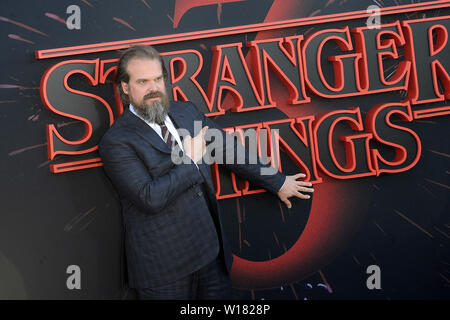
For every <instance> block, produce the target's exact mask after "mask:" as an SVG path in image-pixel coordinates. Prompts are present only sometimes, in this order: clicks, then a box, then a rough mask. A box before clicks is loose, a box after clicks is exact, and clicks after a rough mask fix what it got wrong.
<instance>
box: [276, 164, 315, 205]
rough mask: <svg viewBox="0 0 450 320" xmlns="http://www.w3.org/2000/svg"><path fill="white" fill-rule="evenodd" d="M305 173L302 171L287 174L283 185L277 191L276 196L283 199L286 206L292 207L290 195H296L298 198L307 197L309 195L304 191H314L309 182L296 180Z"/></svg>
mask: <svg viewBox="0 0 450 320" xmlns="http://www.w3.org/2000/svg"><path fill="white" fill-rule="evenodd" d="M304 177H306V175H305V174H304V173H298V174H296V175H293V176H287V177H286V181H285V182H284V185H283V187H282V188H281V190H280V191H278V197H279V198H280V200H281V201H283V202H284V203H285V204H286V206H287V207H288V208H291V207H292V204H291V202H290V201H289V198H290V197H297V198H300V199H309V198H311V196H310V195H307V194H304V193H305V192H314V189H313V188H310V187H312V183H311V182H306V181H298V180H297V179H299V178H304Z"/></svg>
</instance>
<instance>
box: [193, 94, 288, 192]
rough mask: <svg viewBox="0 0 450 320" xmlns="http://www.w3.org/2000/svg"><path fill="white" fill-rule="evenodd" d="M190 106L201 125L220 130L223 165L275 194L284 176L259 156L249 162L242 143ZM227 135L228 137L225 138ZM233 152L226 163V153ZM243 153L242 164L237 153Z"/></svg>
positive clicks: (280, 186)
mask: <svg viewBox="0 0 450 320" xmlns="http://www.w3.org/2000/svg"><path fill="white" fill-rule="evenodd" d="M191 105H192V108H194V109H195V111H194V112H197V113H198V114H199V117H200V118H201V119H202V123H203V126H205V125H207V126H208V127H209V128H215V129H218V130H220V131H221V132H222V138H223V140H222V141H223V159H224V165H225V167H226V168H228V169H230V170H231V171H233V172H235V173H237V174H238V175H239V176H241V177H242V178H244V179H245V180H249V181H251V182H253V183H255V184H256V185H258V186H260V187H262V188H264V189H266V190H268V191H270V192H272V193H274V194H276V193H277V192H278V191H280V189H281V188H282V186H283V184H284V182H285V180H286V176H285V175H284V174H282V173H281V172H279V171H278V170H277V171H276V172H274V169H273V168H272V167H270V165H265V164H263V163H262V162H261V159H259V157H257V156H256V155H255V157H256V163H254V164H250V160H249V151H248V149H246V148H245V147H244V146H243V145H242V143H240V142H239V141H237V139H235V138H233V137H232V136H231V135H230V134H229V133H227V132H225V131H224V130H223V128H222V127H220V126H219V125H218V124H217V123H215V122H214V121H212V120H211V119H209V118H208V117H206V116H205V115H204V114H203V113H202V112H200V111H199V110H198V109H197V107H196V106H195V105H194V104H193V103H191ZM227 136H228V139H227ZM226 141H233V144H232V145H226ZM229 152H233V153H232V155H233V157H234V161H233V162H232V163H228V161H225V159H227V158H228V157H227V153H229ZM238 154H239V155H244V156H245V162H244V164H239V163H238V161H237V158H236V157H237V155H238ZM264 169H266V171H265V170H264ZM264 171H265V172H272V173H273V174H263V172H264Z"/></svg>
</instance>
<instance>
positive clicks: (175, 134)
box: [130, 104, 198, 168]
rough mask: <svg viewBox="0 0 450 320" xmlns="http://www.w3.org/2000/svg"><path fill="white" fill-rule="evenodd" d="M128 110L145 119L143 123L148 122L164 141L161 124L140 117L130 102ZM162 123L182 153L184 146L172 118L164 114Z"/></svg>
mask: <svg viewBox="0 0 450 320" xmlns="http://www.w3.org/2000/svg"><path fill="white" fill-rule="evenodd" d="M130 111H131V112H133V113H134V114H135V115H136V116H137V117H139V118H140V119H142V120H143V121H145V123H146V124H148V125H149V126H150V127H151V128H152V129H153V130H155V132H156V133H157V134H158V135H159V137H160V138H161V139H162V140H163V141H164V138H163V136H162V132H161V126H160V125H159V124H157V123H156V122H150V121H147V120H146V119H144V118H142V117H141V116H140V115H139V114H138V113H137V112H136V110H135V109H134V107H133V105H132V104H130ZM164 124H165V125H166V127H167V130H169V132H170V133H171V134H172V135H173V137H174V138H175V140H176V141H177V143H178V145H179V146H180V148H181V151H183V153H184V148H183V144H182V143H181V138H180V135H179V134H178V131H177V128H175V126H174V124H173V122H172V120H171V119H170V117H169V115H166V118H165V119H164ZM186 155H187V154H186ZM192 162H194V161H192ZM194 164H195V166H196V167H197V168H198V165H197V164H196V163H195V162H194Z"/></svg>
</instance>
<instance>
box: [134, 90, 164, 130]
mask: <svg viewBox="0 0 450 320" xmlns="http://www.w3.org/2000/svg"><path fill="white" fill-rule="evenodd" d="M155 97H159V98H161V99H160V100H155V101H151V102H149V103H147V102H145V100H147V99H148V98H155ZM132 105H133V106H134V107H135V110H136V112H137V113H138V114H139V115H140V116H141V117H142V118H143V119H145V120H147V121H149V122H155V123H157V124H162V123H164V120H165V119H166V115H167V113H168V112H169V109H170V103H169V98H168V97H167V95H166V94H164V93H162V92H161V91H155V92H150V93H149V94H146V95H145V96H144V98H143V99H142V102H141V103H133V102H132Z"/></svg>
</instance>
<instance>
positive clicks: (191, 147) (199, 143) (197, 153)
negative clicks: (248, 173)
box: [183, 126, 208, 163]
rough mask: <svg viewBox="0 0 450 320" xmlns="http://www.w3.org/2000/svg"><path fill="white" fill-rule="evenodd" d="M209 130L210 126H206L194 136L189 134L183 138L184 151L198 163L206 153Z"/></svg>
mask: <svg viewBox="0 0 450 320" xmlns="http://www.w3.org/2000/svg"><path fill="white" fill-rule="evenodd" d="M207 130H208V126H205V127H203V128H202V130H200V132H199V133H198V134H197V135H196V136H195V137H194V138H192V137H191V136H190V135H188V136H186V137H185V138H184V139H183V148H184V152H186V154H187V155H188V156H189V158H191V159H192V161H194V162H195V163H198V162H199V161H200V160H201V159H202V157H203V156H204V155H205V153H206V142H205V134H206V131H207Z"/></svg>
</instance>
